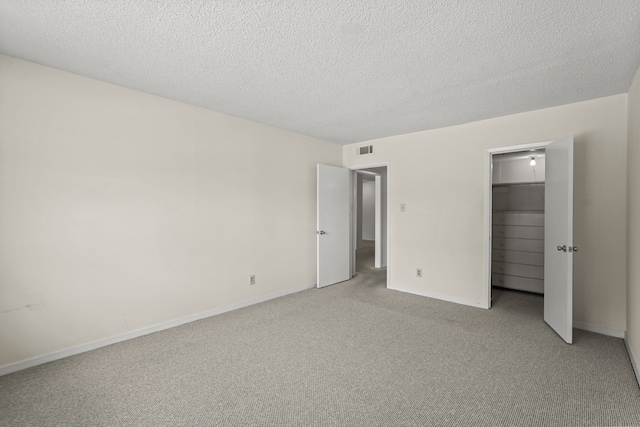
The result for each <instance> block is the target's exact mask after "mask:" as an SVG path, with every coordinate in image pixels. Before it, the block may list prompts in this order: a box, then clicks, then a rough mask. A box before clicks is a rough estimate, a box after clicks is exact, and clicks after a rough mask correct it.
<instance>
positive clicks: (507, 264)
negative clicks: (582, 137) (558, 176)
mask: <svg viewBox="0 0 640 427" xmlns="http://www.w3.org/2000/svg"><path fill="white" fill-rule="evenodd" d="M545 160H546V158H545V150H544V148H542V149H534V150H528V151H518V152H511V153H501V154H494V155H493V156H492V188H491V190H492V206H491V212H492V215H491V216H492V220H491V237H492V247H491V285H492V286H494V287H500V288H506V289H515V290H519V291H526V292H533V293H537V294H544V216H545V197H544V196H545V163H546V162H545Z"/></svg>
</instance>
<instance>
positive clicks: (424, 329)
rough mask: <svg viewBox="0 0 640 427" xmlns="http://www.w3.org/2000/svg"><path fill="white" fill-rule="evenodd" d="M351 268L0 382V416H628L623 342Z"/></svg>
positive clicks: (222, 420)
mask: <svg viewBox="0 0 640 427" xmlns="http://www.w3.org/2000/svg"><path fill="white" fill-rule="evenodd" d="M367 250H369V251H370V248H368V249H365V250H364V251H363V252H365V255H367V254H366V251H367ZM358 261H359V262H358V264H359V273H358V275H357V276H356V277H355V278H354V279H353V280H351V281H349V282H344V283H342V284H338V285H334V286H330V287H327V288H323V289H319V290H318V289H312V290H308V291H304V292H299V293H296V294H293V295H289V296H286V297H282V298H279V299H276V300H272V301H269V302H266V303H262V304H258V305H254V306H251V307H248V308H245V309H241V310H237V311H234V312H230V313H226V314H223V315H220V316H216V317H212V318H209V319H205V320H201V321H198V322H193V323H190V324H187V325H183V326H180V327H177V328H174V329H171V330H167V331H163V332H158V333H155V334H151V335H147V336H144V337H140V338H137V339H134V340H130V341H127V342H123V343H119V344H115V345H112V346H109V347H105V348H102V349H98V350H95V351H92V352H88V353H84V354H81V355H77V356H73V357H69V358H67V359H63V360H59V361H56V362H52V363H49V364H46V365H42V366H38V367H35V368H31V369H28V370H24V371H21V372H16V373H14V374H10V375H6V376H4V377H0V425H2V426H53V425H61V426H62V425H64V426H90V425H96V426H102V425H104V426H124V425H132V426H165V425H185V426H186V425H203V426H204V425H207V426H212V425H217V426H520V425H522V426H622V425H627V426H639V425H640V388H639V387H638V384H637V382H636V379H635V377H634V375H633V372H632V368H631V364H630V362H629V358H628V356H627V353H626V350H625V346H624V343H623V341H622V340H620V339H616V338H611V337H606V336H603V335H598V334H594V333H590V332H585V331H580V330H576V331H575V343H574V344H573V345H567V344H564V343H563V342H562V341H561V340H560V339H559V338H558V337H557V336H556V334H555V333H554V332H553V331H552V330H551V329H550V328H549V327H548V326H546V324H545V323H544V322H543V320H542V309H543V308H542V307H543V306H542V301H543V300H542V297H541V296H538V295H533V294H527V293H520V292H508V291H494V307H493V308H492V309H491V310H482V309H477V308H472V307H466V306H461V305H456V304H451V303H446V302H443V301H438V300H433V299H429V298H423V297H418V296H414V295H409V294H404V293H400V292H396V291H391V290H387V289H386V288H385V286H384V279H385V274H386V272H385V271H384V270H375V269H373V268H372V263H371V262H369V261H368V258H367V257H366V256H365V257H360V256H359V257H358Z"/></svg>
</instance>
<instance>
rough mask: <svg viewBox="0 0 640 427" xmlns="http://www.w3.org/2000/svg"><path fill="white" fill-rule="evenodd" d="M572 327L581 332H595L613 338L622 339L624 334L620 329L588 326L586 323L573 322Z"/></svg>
mask: <svg viewBox="0 0 640 427" xmlns="http://www.w3.org/2000/svg"><path fill="white" fill-rule="evenodd" d="M573 327H574V328H576V329H582V330H583V331H589V332H595V333H596V334H602V335H608V336H610V337H615V338H624V336H625V334H626V332H625V331H621V330H620V329H613V328H607V327H604V326H595V325H589V324H588V323H582V322H573Z"/></svg>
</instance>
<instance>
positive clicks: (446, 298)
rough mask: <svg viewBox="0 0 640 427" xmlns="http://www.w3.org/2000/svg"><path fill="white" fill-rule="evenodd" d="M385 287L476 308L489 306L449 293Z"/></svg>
mask: <svg viewBox="0 0 640 427" xmlns="http://www.w3.org/2000/svg"><path fill="white" fill-rule="evenodd" d="M387 288H389V289H391V290H394V291H399V292H406V293H408V294H413V295H418V296H421V297H427V298H434V299H439V300H441V301H446V302H452V303H454V304H462V305H468V306H471V307H477V308H489V307H487V306H485V305H484V304H483V303H482V302H478V301H472V300H469V299H466V298H458V297H452V296H451V295H445V294H439V293H437V292H426V291H421V290H417V289H410V288H405V287H403V286H392V285H388V286H387Z"/></svg>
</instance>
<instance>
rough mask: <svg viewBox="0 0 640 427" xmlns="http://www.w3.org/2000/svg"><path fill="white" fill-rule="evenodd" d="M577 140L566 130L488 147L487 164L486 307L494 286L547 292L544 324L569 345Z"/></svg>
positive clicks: (570, 334) (571, 320) (489, 305)
mask: <svg viewBox="0 0 640 427" xmlns="http://www.w3.org/2000/svg"><path fill="white" fill-rule="evenodd" d="M573 142H574V141H573V135H567V136H565V137H563V138H560V139H557V140H555V141H549V142H542V143H536V144H526V145H520V146H513V147H504V148H497V149H489V150H487V163H485V164H486V165H487V181H486V187H485V200H486V201H487V203H486V205H485V209H486V210H485V221H486V222H485V227H486V228H485V232H486V234H487V237H488V239H487V247H486V249H485V260H486V265H487V299H486V307H487V308H491V294H492V288H493V286H501V287H507V288H511V289H518V290H522V291H527V292H538V293H540V292H542V293H544V321H545V322H546V323H547V324H548V325H549V326H550V327H551V328H552V329H553V330H554V331H555V332H556V333H557V334H558V335H559V336H560V338H562V339H563V340H564V341H565V342H567V343H569V344H571V343H572V339H573V338H572V337H573V256H574V253H575V252H577V250H578V248H577V247H576V246H573ZM543 162H544V174H543V173H542V170H541V169H542V168H541V166H542V163H543ZM543 188H544V191H543ZM494 198H495V201H494ZM541 246H542V248H541ZM540 254H542V255H540ZM541 261H542V263H541ZM540 277H541V278H540ZM541 286H542V288H541Z"/></svg>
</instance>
